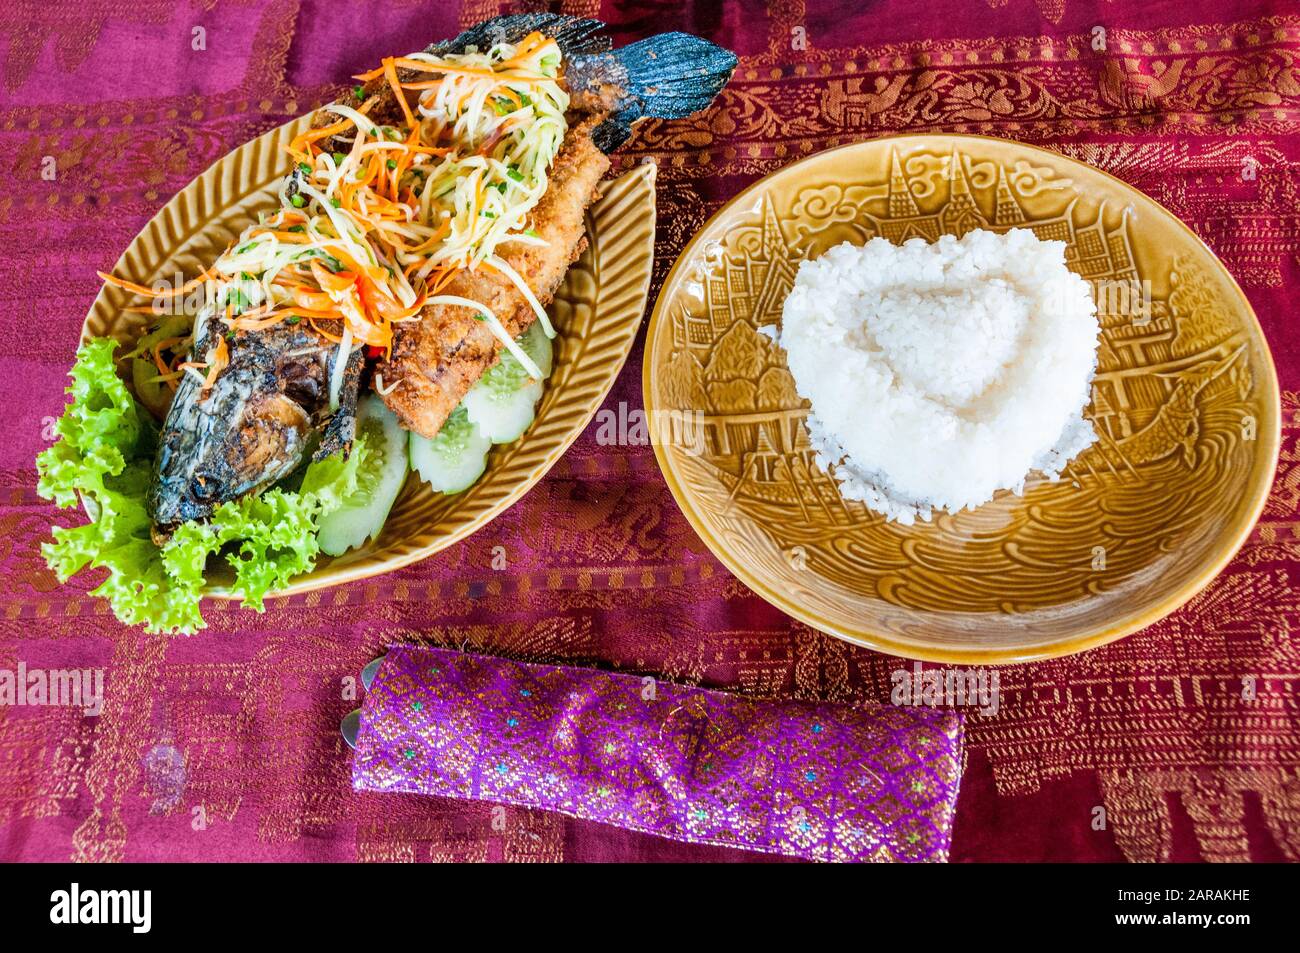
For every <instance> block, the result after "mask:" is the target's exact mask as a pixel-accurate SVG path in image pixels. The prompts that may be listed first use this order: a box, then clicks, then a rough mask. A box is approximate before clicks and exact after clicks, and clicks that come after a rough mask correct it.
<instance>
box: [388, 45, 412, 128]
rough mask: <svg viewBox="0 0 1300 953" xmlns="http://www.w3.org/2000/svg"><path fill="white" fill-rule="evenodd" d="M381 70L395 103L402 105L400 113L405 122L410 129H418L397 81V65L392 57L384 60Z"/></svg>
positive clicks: (400, 85)
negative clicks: (394, 97) (390, 88)
mask: <svg viewBox="0 0 1300 953" xmlns="http://www.w3.org/2000/svg"><path fill="white" fill-rule="evenodd" d="M383 70H384V77H385V78H386V79H387V80H388V85H389V86H390V87H392V90H393V95H394V96H396V97H397V104H398V105H399V106H401V107H402V115H403V116H405V117H406V124H407V125H408V126H410V127H411V128H412V129H418V128H419V123H417V122H416V121H415V116H414V115H412V113H411V107H410V105H409V104H408V103H407V102H406V94H405V93H403V92H402V84H401V83H399V82H398V81H397V67H396V66H394V65H393V57H391V56H389V57H387V58H386V59H385V60H384V65H383Z"/></svg>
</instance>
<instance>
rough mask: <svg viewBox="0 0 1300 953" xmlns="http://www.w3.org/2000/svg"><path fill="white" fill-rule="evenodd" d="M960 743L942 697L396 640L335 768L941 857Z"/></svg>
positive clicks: (649, 821) (958, 727) (759, 842)
mask: <svg viewBox="0 0 1300 953" xmlns="http://www.w3.org/2000/svg"><path fill="white" fill-rule="evenodd" d="M961 745H962V721H961V716H960V715H957V714H954V713H952V712H943V711H936V710H933V709H926V708H898V707H893V706H881V707H874V708H849V707H846V706H843V705H836V704H831V703H825V702H822V703H812V702H795V701H769V700H763V699H755V698H748V697H745V696H740V695H732V694H727V693H724V692H715V691H708V690H704V689H698V688H688V687H683V686H680V685H673V684H668V683H665V682H659V681H656V680H654V679H650V678H639V677H636V676H631V675H619V674H614V673H610V672H604V671H599V670H595V669H581V668H571V667H567V666H558V665H531V664H526V663H522V662H515V661H511V660H509V659H501V658H493V657H488V656H482V655H471V654H466V653H463V652H455V651H451V650H448V649H436V648H417V647H399V648H395V649H393V650H392V651H390V652H389V654H388V656H387V657H386V658H385V660H384V663H383V665H382V667H381V668H380V670H379V674H378V676H377V677H376V678H375V681H374V684H373V685H372V686H371V688H370V692H369V694H368V695H367V697H366V701H365V705H364V707H363V708H362V712H361V729H360V733H359V735H358V738H357V750H356V757H355V761H354V763H353V769H352V783H353V786H354V787H355V788H356V789H357V790H371V791H403V792H411V793H419V794H433V795H438V796H442V797H454V798H469V799H481V800H486V801H493V802H498V803H504V804H512V805H517V806H521V807H529V808H541V809H545V810H551V811H559V812H561V813H564V814H569V815H572V816H574V817H579V818H583V819H584V820H592V821H601V822H604V823H607V824H613V825H617V826H619V827H624V828H629V829H632V830H636V831H643V832H647V833H651V834H657V835H659V836H662V837H669V838H673V839H675V840H679V841H687V842H691V843H700V844H719V845H725V846H731V847H739V848H745V849H748V850H755V851H763V852H768V853H780V854H786V855H789V856H793V857H802V858H805V859H808V860H829V861H863V860H900V861H942V860H946V859H947V857H948V846H949V843H950V841H951V835H952V817H953V808H954V806H955V804H956V801H957V786H958V781H959V780H960V775H961V768H960V765H961Z"/></svg>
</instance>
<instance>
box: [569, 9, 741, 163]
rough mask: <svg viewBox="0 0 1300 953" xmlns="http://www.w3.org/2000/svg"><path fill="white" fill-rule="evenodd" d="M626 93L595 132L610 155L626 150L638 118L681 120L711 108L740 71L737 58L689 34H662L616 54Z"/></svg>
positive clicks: (627, 47) (640, 41) (598, 143)
mask: <svg viewBox="0 0 1300 953" xmlns="http://www.w3.org/2000/svg"><path fill="white" fill-rule="evenodd" d="M612 55H613V56H614V57H615V58H616V59H617V60H618V62H619V64H620V65H621V66H622V68H623V70H625V71H626V73H627V79H626V83H625V89H626V90H627V93H626V95H625V96H624V97H623V99H622V101H621V102H620V103H619V106H618V109H617V111H615V112H614V113H612V114H611V115H610V117H609V119H608V120H607V121H606V122H605V123H603V124H602V125H601V126H600V127H599V128H598V129H597V130H596V132H595V133H594V134H593V139H595V140H596V144H597V145H598V146H600V148H601V149H602V150H603V151H605V152H610V151H612V150H613V149H616V148H618V147H619V146H621V145H622V144H623V143H624V142H625V141H626V140H627V138H628V137H629V136H631V134H632V124H633V123H634V122H636V121H637V120H638V119H643V118H646V117H654V118H656V119H679V118H681V117H682V116H689V115H690V114H691V113H695V112H699V111H700V110H701V109H706V108H707V107H708V106H709V104H710V103H712V102H713V98H714V97H715V96H717V95H718V93H719V92H721V91H722V87H724V86H726V85H727V81H728V80H730V79H731V74H732V72H733V71H734V70H735V69H736V54H735V53H732V52H731V51H730V50H727V49H724V48H722V47H721V46H718V45H717V44H715V43H710V42H709V41H708V40H704V39H701V38H700V37H698V36H692V35H691V34H689V33H660V34H658V35H657V36H652V37H649V38H648V39H644V40H638V41H637V42H636V43H631V44H629V45H627V46H624V47H621V48H619V49H617V50H614V52H613V54H612Z"/></svg>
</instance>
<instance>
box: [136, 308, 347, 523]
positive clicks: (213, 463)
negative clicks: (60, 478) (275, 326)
mask: <svg viewBox="0 0 1300 953" xmlns="http://www.w3.org/2000/svg"><path fill="white" fill-rule="evenodd" d="M332 352H333V348H332V347H331V346H330V345H329V342H327V341H324V340H323V339H320V338H318V337H316V336H315V335H310V336H305V335H303V334H292V333H278V334H259V335H257V336H256V337H254V335H252V334H248V335H241V337H240V341H239V343H237V344H235V345H234V346H233V347H232V349H231V357H230V363H229V364H228V365H227V366H226V367H225V368H223V369H222V371H221V373H220V374H218V375H217V377H216V379H215V380H214V381H213V383H212V385H211V386H210V387H207V388H205V387H204V386H203V383H202V382H201V381H199V380H197V379H196V378H194V377H191V376H189V375H187V376H186V377H184V378H182V383H181V386H180V387H178V389H177V391H176V394H175V396H174V398H173V400H172V404H171V407H170V409H169V411H168V414H167V420H166V422H165V423H164V425H163V430H162V434H161V435H160V437H159V442H158V455H157V458H156V461H155V466H154V479H153V482H152V484H151V485H150V490H149V496H148V508H149V515H150V516H151V518H152V519H153V521H154V523H155V525H156V526H158V527H159V528H161V529H162V530H163V531H164V532H166V530H167V528H169V527H172V526H174V525H176V524H178V523H182V522H186V521H189V520H203V519H207V518H208V517H210V516H211V515H212V513H213V511H214V510H215V509H216V508H217V507H218V506H220V505H221V504H222V503H225V502H228V501H231V500H236V499H239V498H240V497H243V496H246V495H248V494H250V493H257V492H260V491H261V490H263V489H265V488H267V487H268V486H270V485H271V484H273V483H275V482H276V481H278V480H281V479H283V478H284V477H286V476H289V475H290V474H291V473H293V472H294V471H295V470H296V469H297V468H298V467H299V466H300V465H301V464H302V463H303V462H304V461H305V459H306V457H307V454H308V451H309V450H310V449H311V448H312V447H313V446H314V445H315V444H316V443H318V440H317V431H318V429H320V428H321V426H322V424H323V423H324V422H325V420H326V418H328V417H329V416H330V415H329V410H328V407H327V406H326V405H327V404H328V399H329V375H330V370H331V366H332V360H331V357H332V356H333V355H332ZM351 376H352V375H349V377H351Z"/></svg>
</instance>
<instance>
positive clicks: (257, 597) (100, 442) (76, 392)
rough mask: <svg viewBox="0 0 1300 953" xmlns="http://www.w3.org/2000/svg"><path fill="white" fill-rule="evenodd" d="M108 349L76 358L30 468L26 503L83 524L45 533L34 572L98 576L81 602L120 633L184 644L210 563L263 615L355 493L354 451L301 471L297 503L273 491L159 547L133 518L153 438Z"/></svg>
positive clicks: (221, 510) (104, 341) (359, 448)
mask: <svg viewBox="0 0 1300 953" xmlns="http://www.w3.org/2000/svg"><path fill="white" fill-rule="evenodd" d="M117 346H118V345H117V342H116V341H113V340H111V339H108V338H97V339H95V340H92V341H90V342H89V343H87V344H85V345H83V346H82V347H81V349H80V350H78V351H77V361H76V364H75V365H74V366H73V368H72V370H71V372H70V373H69V376H70V377H71V378H72V384H71V385H70V386H69V387H68V389H67V392H68V393H69V394H71V395H72V402H71V403H70V404H68V405H67V407H66V408H65V409H64V412H63V416H62V417H61V418H60V419H59V422H58V427H57V429H58V434H59V440H58V442H57V443H55V444H54V446H52V447H50V448H49V449H48V450H46V451H44V452H43V453H42V454H41V455H40V456H39V457H37V459H36V467H37V470H38V471H39V473H40V481H39V483H38V484H37V492H39V493H40V495H41V496H43V497H44V498H46V499H49V500H53V501H54V502H55V503H57V504H58V505H59V506H60V507H62V508H65V509H66V508H69V507H73V506H76V505H77V504H78V503H80V504H82V506H83V507H84V508H85V510H86V512H87V514H88V515H89V516H90V518H91V521H90V522H89V523H87V524H85V525H83V526H74V527H69V528H64V527H56V528H55V529H54V541H53V542H50V543H46V544H44V545H43V546H42V547H41V552H42V554H43V555H44V556H45V561H46V562H47V563H49V566H50V568H51V569H52V570H54V572H55V574H56V575H57V576H58V578H59V581H60V582H66V581H67V580H68V579H69V578H70V577H71V576H73V575H75V574H76V573H78V572H81V571H83V570H97V569H105V570H107V571H108V578H106V579H105V580H104V581H103V582H102V583H100V584H99V586H98V587H97V588H96V589H95V590H94V591H93V593H92V594H93V595H95V596H98V597H100V598H103V599H107V600H108V602H109V605H110V606H112V609H113V614H114V615H115V616H117V618H118V619H119V620H121V621H122V622H124V623H126V624H128V625H134V624H143V625H144V626H145V628H146V630H147V631H149V632H168V633H176V632H181V633H192V632H195V631H197V630H199V629H201V628H204V627H205V625H206V623H204V621H203V616H202V614H201V613H200V611H199V600H200V598H201V597H202V595H203V590H204V587H205V578H204V571H205V567H206V565H207V561H208V557H209V556H210V555H212V554H214V553H218V552H220V553H222V554H223V555H224V556H225V559H226V561H227V562H228V563H229V564H230V565H231V566H232V567H233V569H234V581H233V583H232V584H231V586H230V588H231V591H233V592H234V593H235V594H236V595H238V596H241V597H242V599H243V605H244V606H245V607H246V608H250V609H256V610H257V611H258V612H261V611H263V608H264V607H263V599H264V598H265V596H266V594H267V593H268V592H270V591H272V590H273V589H278V588H280V587H282V586H284V585H285V584H287V583H288V582H289V580H290V579H292V578H293V577H294V576H297V575H299V574H300V573H305V572H309V571H311V569H312V567H313V566H314V565H315V562H316V556H317V555H318V553H319V552H320V548H319V546H318V545H317V541H316V534H317V531H318V530H319V528H320V521H321V518H322V517H324V516H325V515H327V514H328V513H331V512H333V511H334V510H336V509H339V508H340V507H341V506H342V505H343V502H344V500H346V499H347V498H348V497H349V496H350V495H352V494H353V493H354V492H356V490H357V471H358V468H359V467H360V466H361V464H362V462H363V461H364V459H365V452H366V451H365V447H364V444H363V442H362V441H361V440H360V439H358V440H357V441H356V442H355V443H354V444H353V448H352V452H351V453H350V454H349V455H348V457H347V459H346V460H345V459H343V457H342V456H341V455H338V454H336V455H334V456H331V457H327V458H326V459H324V460H320V461H318V462H316V463H313V464H311V465H310V466H309V467H308V468H307V471H306V474H305V475H304V477H303V480H302V484H301V486H300V487H299V489H298V490H297V492H288V491H286V490H284V489H281V488H279V487H273V488H271V489H270V490H267V491H266V492H264V493H261V494H259V495H256V496H248V497H244V498H243V499H240V500H235V501H232V502H229V503H223V504H222V505H221V506H220V507H218V508H217V510H216V511H215V512H214V514H213V516H212V519H211V520H210V521H208V522H205V523H184V524H182V525H181V526H179V527H178V528H177V530H176V532H175V533H174V534H173V535H172V537H171V539H169V540H168V541H167V543H166V544H165V545H163V546H161V547H159V546H158V545H157V544H155V543H154V541H153V539H152V537H151V536H150V520H149V514H148V512H146V509H145V494H146V493H147V491H148V489H149V480H150V474H151V469H152V465H153V454H154V450H155V449H156V439H157V432H156V429H155V426H154V424H153V422H152V420H151V418H150V417H149V415H148V413H147V412H146V411H143V410H142V409H140V408H138V407H137V405H136V403H135V400H134V398H132V396H131V394H130V392H129V391H128V390H127V389H126V385H125V384H123V383H122V381H121V380H120V379H119V378H118V376H117V373H116V371H115V370H114V366H113V352H114V351H115V350H116V348H117Z"/></svg>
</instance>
